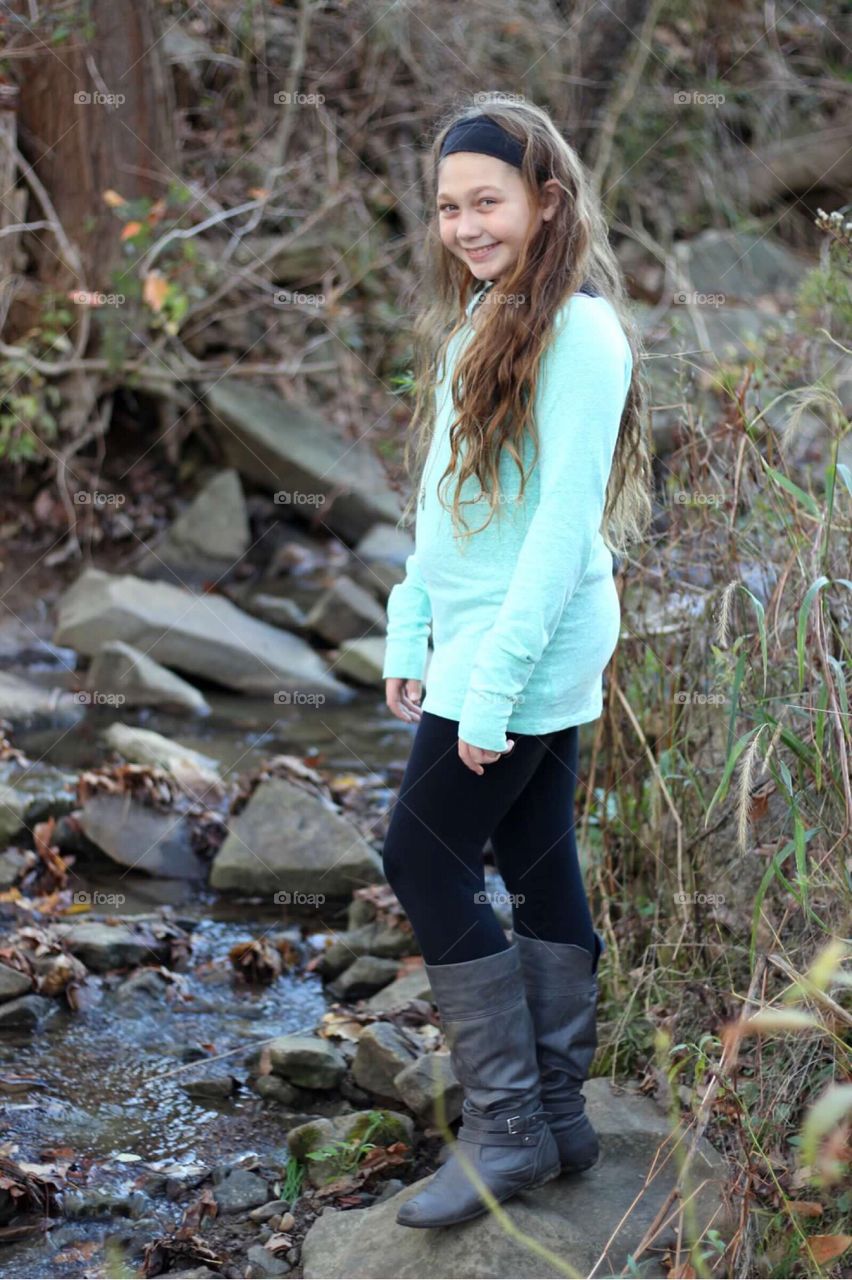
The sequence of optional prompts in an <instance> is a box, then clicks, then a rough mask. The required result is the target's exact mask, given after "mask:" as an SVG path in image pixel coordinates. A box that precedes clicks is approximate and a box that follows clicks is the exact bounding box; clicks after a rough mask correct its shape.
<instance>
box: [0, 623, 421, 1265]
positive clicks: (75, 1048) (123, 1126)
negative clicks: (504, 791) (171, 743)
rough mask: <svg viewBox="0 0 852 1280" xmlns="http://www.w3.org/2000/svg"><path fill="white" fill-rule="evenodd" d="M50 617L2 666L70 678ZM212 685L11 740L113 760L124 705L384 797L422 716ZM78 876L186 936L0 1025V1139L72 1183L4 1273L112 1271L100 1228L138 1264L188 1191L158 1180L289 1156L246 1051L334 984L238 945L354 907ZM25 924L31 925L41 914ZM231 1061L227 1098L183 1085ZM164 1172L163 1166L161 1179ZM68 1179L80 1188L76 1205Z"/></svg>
mask: <svg viewBox="0 0 852 1280" xmlns="http://www.w3.org/2000/svg"><path fill="white" fill-rule="evenodd" d="M49 631H50V626H49V623H48V620H47V618H45V619H44V622H43V624H39V625H37V626H33V628H32V631H31V632H30V642H29V643H28V644H27V647H26V649H25V650H23V651H21V652H19V653H18V654H17V655H16V656H15V659H14V660H10V659H11V655H10V653H9V651H8V648H7V650H6V652H5V653H0V658H2V660H3V661H2V665H3V667H4V668H5V669H6V670H8V671H10V672H12V673H14V674H17V675H21V676H25V677H26V678H27V679H28V680H29V681H31V682H38V683H40V684H44V685H45V686H46V687H55V686H57V685H58V686H61V687H63V688H67V689H73V688H74V687H75V685H76V677H75V666H76V655H75V654H74V653H73V652H71V651H69V650H67V649H58V648H56V647H55V646H53V645H52V643H51V642H50V640H49V638H48V637H49ZM38 633H40V634H38ZM7 640H8V635H7ZM204 692H205V695H206V696H207V698H208V700H209V702H210V705H211V715H209V716H207V717H204V718H195V719H193V718H189V717H187V716H185V715H172V714H168V713H166V712H162V711H159V710H157V711H154V710H149V709H142V710H137V709H135V708H134V709H130V708H119V709H116V708H114V707H112V708H110V707H95V706H88V707H86V708H84V714H83V716H82V718H81V719H80V720H79V721H77V722H76V723H73V722H72V723H69V722H68V720H67V718H62V717H59V718H58V719H57V722H56V723H45V722H44V721H42V722H41V723H39V724H37V725H36V726H34V727H33V728H31V729H28V730H20V731H16V732H15V734H14V737H13V742H14V745H15V746H16V747H17V748H19V749H21V750H22V751H24V752H25V753H26V755H27V756H28V757H29V759H30V760H31V761H32V762H33V763H34V764H35V762H38V764H39V768H41V767H43V766H54V767H55V768H58V769H61V770H65V771H69V772H74V773H77V772H80V771H81V770H84V769H87V768H91V767H97V766H101V765H102V764H104V763H105V759H106V754H107V753H106V752H105V749H104V747H103V744H102V743H101V742H100V739H99V733H100V731H102V730H103V729H105V728H106V727H108V725H109V724H110V723H112V722H114V721H116V720H121V721H123V722H126V723H129V724H135V725H140V726H143V727H145V728H147V729H153V730H156V731H157V732H159V733H161V734H163V735H165V736H166V737H168V738H171V739H174V740H177V741H179V742H180V743H181V744H182V745H185V746H188V747H191V748H193V749H194V750H198V751H201V752H203V753H204V754H205V755H208V756H211V757H213V759H215V760H216V761H217V762H218V764H219V767H220V771H221V773H222V775H223V776H224V777H225V778H226V779H227V780H228V781H229V782H230V781H233V780H234V779H235V778H236V776H237V775H238V774H242V773H246V772H248V771H250V770H252V769H254V768H256V767H257V766H258V765H259V764H261V762H263V761H264V760H268V759H269V757H271V756H273V755H277V754H292V755H295V756H298V757H299V758H301V759H304V760H305V761H306V763H308V764H310V765H312V766H317V767H319V768H321V769H324V770H325V769H327V770H330V771H334V772H337V771H339V772H346V773H352V774H355V775H357V776H358V778H359V779H360V780H363V782H364V785H365V786H367V787H368V788H369V790H370V805H371V807H372V805H373V804H374V803H375V805H376V812H379V811H381V810H383V809H384V808H385V807H386V806H387V805H389V804H390V802H391V800H392V797H393V794H394V789H395V787H396V786H397V785H398V782H399V776H400V775H399V772H398V771H399V770H401V768H402V767H403V766H404V763H405V760H406V758H407V755H408V751H409V749H410V740H411V737H412V736H413V733H414V727H413V726H404V725H402V724H401V723H400V722H399V721H398V720H396V719H395V718H394V717H392V716H391V714H390V712H389V711H388V710H387V707H386V706H385V704H384V700H383V697H382V695H381V693H380V692H379V691H375V690H373V691H368V692H366V693H362V692H358V693H356V694H355V696H354V697H353V699H352V700H351V701H349V702H347V703H345V704H344V705H330V704H329V705H325V706H323V707H320V708H310V707H308V708H306V709H304V710H300V709H298V708H295V707H286V708H281V707H275V706H272V705H271V701H270V699H268V698H251V697H246V696H242V695H233V694H229V693H228V692H227V691H224V690H216V689H210V688H205V690H204ZM394 771H397V772H396V773H395V774H394ZM391 775H394V776H391ZM72 880H73V885H74V888H75V889H85V890H88V891H89V892H91V893H92V894H99V893H100V894H106V895H110V894H120V895H122V896H123V898H124V901H123V902H121V904H120V906H119V907H117V908H111V907H109V906H107V907H98V906H97V905H96V906H95V908H94V914H95V915H97V914H98V913H102V914H105V915H108V914H109V913H110V911H112V910H114V911H115V914H116V915H118V916H120V917H132V916H134V915H144V914H150V913H153V912H157V911H159V910H162V909H165V911H166V912H167V913H168V915H169V917H170V918H171V919H172V920H173V921H174V922H175V923H176V924H178V925H180V926H181V927H183V928H184V929H186V930H187V931H188V932H189V933H190V935H191V937H192V950H191V954H190V956H189V958H188V959H187V961H186V962H185V964H184V965H183V966H181V967H179V968H178V970H177V973H178V978H177V981H176V982H174V983H172V984H167V983H165V982H162V981H161V980H160V979H156V980H154V979H152V981H151V984H150V985H152V986H153V987H154V988H155V989H154V990H148V989H147V988H148V985H149V984H148V983H142V984H137V985H134V984H131V985H130V987H129V988H125V989H122V985H123V983H125V981H126V978H127V975H126V974H118V975H108V976H106V977H103V978H97V977H95V978H94V979H93V986H94V988H95V993H94V999H92V1000H91V1001H89V1000H86V1001H85V1002H84V1004H83V1006H82V1007H81V1008H80V1009H79V1010H78V1011H76V1012H71V1011H70V1010H69V1009H68V1008H67V1005H66V1003H65V1001H64V999H61V998H58V999H55V1000H54V1004H55V1011H54V1012H53V1013H52V1014H51V1015H50V1017H49V1018H48V1019H47V1021H46V1022H45V1024H44V1025H43V1026H42V1027H41V1028H40V1029H38V1030H37V1031H34V1032H30V1031H10V1030H7V1031H5V1032H4V1033H3V1034H2V1035H0V1112H1V1113H2V1131H1V1132H0V1151H2V1152H3V1153H4V1154H7V1155H9V1156H10V1157H11V1158H12V1159H14V1160H15V1161H16V1162H17V1163H19V1164H23V1165H24V1166H27V1165H30V1166H32V1167H33V1169H34V1170H36V1171H39V1172H44V1173H47V1172H49V1170H50V1169H51V1168H52V1167H55V1168H57V1169H59V1170H60V1171H63V1172H64V1173H65V1177H66V1186H67V1187H70V1186H74V1185H75V1184H76V1187H77V1188H78V1190H77V1191H72V1192H71V1198H70V1200H67V1197H66V1201H67V1202H66V1216H65V1218H64V1219H63V1220H60V1221H57V1222H56V1224H55V1226H54V1227H53V1229H52V1230H51V1231H49V1232H48V1233H39V1234H37V1235H35V1236H33V1237H31V1238H28V1239H24V1240H21V1241H17V1242H14V1243H9V1244H4V1245H3V1246H0V1250H2V1251H0V1275H3V1276H9V1277H25V1276H37V1275H51V1276H57V1277H61V1276H82V1275H89V1274H105V1273H104V1272H103V1271H102V1270H100V1267H101V1261H100V1260H101V1256H102V1255H101V1254H100V1252H99V1249H100V1247H101V1245H102V1244H103V1242H104V1240H105V1238H107V1237H110V1238H111V1239H112V1240H113V1241H114V1242H115V1245H116V1247H117V1248H119V1249H120V1254H121V1256H122V1258H123V1259H124V1262H125V1264H126V1265H127V1266H128V1267H131V1268H134V1269H135V1268H138V1266H139V1264H140V1262H141V1256H142V1249H143V1248H144V1245H145V1244H146V1243H148V1242H149V1241H150V1240H152V1239H155V1238H157V1237H158V1236H160V1235H162V1234H164V1233H166V1232H167V1231H170V1230H173V1229H174V1228H175V1227H176V1226H177V1225H178V1224H179V1223H180V1221H181V1216H182V1214H183V1212H184V1210H185V1208H186V1204H187V1199H186V1197H183V1198H182V1199H181V1200H178V1201H175V1200H172V1199H170V1198H169V1196H168V1194H166V1192H167V1187H166V1177H167V1176H168V1177H171V1178H172V1179H177V1182H178V1183H181V1182H184V1183H185V1184H186V1185H189V1186H191V1185H193V1183H192V1177H193V1173H194V1171H195V1170H196V1169H199V1168H200V1167H203V1168H205V1169H208V1170H209V1169H210V1168H213V1167H215V1166H217V1165H229V1164H233V1163H234V1162H236V1161H239V1160H241V1159H243V1158H244V1157H247V1156H250V1155H258V1156H261V1157H262V1156H265V1155H270V1156H275V1157H276V1158H277V1159H278V1160H281V1159H284V1158H286V1149H285V1141H286V1133H285V1130H284V1129H283V1128H279V1127H278V1126H277V1125H276V1122H275V1116H276V1112H277V1108H276V1107H275V1106H270V1105H269V1104H268V1103H266V1102H265V1101H264V1100H263V1099H261V1098H260V1097H259V1096H258V1095H257V1094H255V1093H254V1092H253V1091H251V1090H250V1089H248V1088H247V1087H243V1086H242V1082H243V1081H244V1080H245V1078H246V1076H247V1074H248V1072H247V1070H246V1067H245V1057H246V1053H245V1051H246V1050H251V1048H252V1047H253V1046H254V1045H256V1044H257V1042H260V1041H265V1040H268V1039H270V1038H272V1037H274V1036H279V1035H284V1034H287V1033H288V1032H295V1031H310V1030H312V1029H313V1028H314V1027H315V1025H316V1023H317V1022H318V1020H319V1019H320V1017H321V1016H322V1014H323V1013H324V1012H325V1010H326V1008H327V1007H328V1003H329V1000H328V998H327V997H326V995H325V994H324V992H323V987H322V982H321V979H320V978H319V976H318V975H315V974H312V973H306V972H304V971H303V968H302V966H301V965H300V966H298V967H295V968H292V969H290V970H289V971H288V970H287V969H286V967H285V971H284V972H283V973H282V974H281V976H280V977H278V978H277V979H275V980H274V981H273V982H271V983H269V984H266V985H263V986H250V985H248V984H247V983H246V982H244V981H243V979H242V978H241V977H239V976H238V975H237V974H236V973H235V971H234V969H233V967H232V965H231V962H230V960H229V955H228V953H229V950H230V948H231V947H233V946H234V945H235V944H236V943H239V942H245V941H246V940H247V939H248V938H259V937H261V936H265V935H269V934H270V933H274V934H276V935H281V934H282V933H283V934H285V935H287V936H288V937H289V938H292V940H293V942H294V945H295V946H296V947H297V948H298V949H300V950H301V951H302V952H303V958H305V959H306V958H308V957H309V955H310V954H313V953H314V949H315V950H316V951H319V950H320V949H322V947H323V945H324V942H325V940H326V938H327V937H328V935H329V934H330V933H333V931H334V930H335V929H337V928H341V927H343V928H345V917H341V916H340V915H338V916H333V915H332V913H331V912H330V911H329V910H327V909H323V910H322V911H321V912H320V913H319V915H317V916H314V917H299V918H298V919H297V918H288V917H287V916H285V915H284V913H283V909H282V908H281V907H274V906H272V905H270V904H269V903H268V901H266V900H265V901H264V902H260V901H246V902H242V903H236V902H232V901H230V900H228V899H227V898H226V897H224V896H220V895H217V894H216V893H214V892H212V891H211V890H209V889H208V888H207V887H206V885H204V884H199V883H198V882H192V881H185V880H176V879H163V878H154V877H151V876H148V875H145V874H143V873H135V872H132V871H127V870H125V869H124V868H122V867H120V866H117V865H113V864H110V863H109V862H108V860H106V859H104V861H103V863H102V864H101V863H98V864H91V865H90V864H89V862H88V861H87V860H86V861H83V862H80V861H78V862H77V863H76V864H75V865H74V866H73V868H72ZM101 901H111V899H109V898H107V899H102V900H101ZM81 918H84V917H80V916H78V917H77V919H81ZM28 922H29V921H28V920H27V918H26V913H25V912H24V911H23V910H21V909H19V910H17V911H15V909H14V908H12V907H9V905H8V904H6V907H5V911H4V920H3V927H2V930H0V936H3V937H5V936H8V934H9V933H10V932H11V931H12V930H13V929H14V928H16V927H19V926H21V925H24V924H27V923H28ZM32 923H33V924H34V925H38V923H39V917H38V916H34V917H33V919H32ZM305 944H308V945H307V946H306V945H305ZM158 983H159V986H160V987H162V988H163V990H162V991H159V990H157V989H156V986H157V984H158ZM87 985H88V984H87ZM233 1050H236V1051H237V1052H234V1053H231V1051H233ZM228 1054H230V1055H231V1056H229V1057H225V1058H220V1059H219V1060H218V1061H211V1060H212V1059H214V1058H216V1057H217V1055H228ZM199 1067H200V1068H201V1071H200V1072H199ZM229 1073H230V1074H232V1075H234V1076H235V1077H236V1078H237V1080H238V1081H239V1082H240V1087H238V1088H237V1091H236V1092H235V1093H234V1094H233V1095H232V1096H230V1097H222V1098H208V1097H197V1096H189V1095H188V1094H187V1092H186V1091H185V1089H184V1087H183V1086H184V1085H185V1084H186V1083H187V1082H188V1081H191V1080H192V1079H193V1078H194V1077H197V1076H198V1075H199V1074H202V1075H203V1076H204V1077H205V1079H209V1078H210V1077H211V1075H212V1076H219V1075H221V1076H222V1077H225V1076H227V1075H228V1074H229ZM17 1077H26V1078H27V1079H28V1080H29V1081H30V1083H29V1085H28V1086H27V1085H25V1084H23V1083H22V1082H21V1081H19V1080H18V1079H17ZM158 1171H159V1172H163V1173H164V1176H163V1177H162V1178H161V1179H160V1181H159V1183H158V1182H157V1180H156V1178H154V1181H153V1182H152V1177H154V1175H155V1173H156V1172H158ZM140 1173H142V1174H143V1175H144V1177H142V1178H140ZM187 1179H188V1180H189V1181H188V1182H187ZM140 1183H144V1184H145V1187H146V1189H145V1190H144V1191H142V1190H140V1189H139V1187H140ZM160 1184H161V1185H160ZM151 1187H156V1189H157V1193H156V1194H154V1193H152V1192H151V1190H150V1188H151ZM93 1195H95V1196H96V1198H97V1197H100V1200H101V1202H102V1207H103V1213H94V1214H93V1211H92V1204H93V1199H92V1197H93ZM75 1196H77V1197H82V1198H84V1199H85V1201H86V1204H85V1209H84V1207H83V1205H82V1203H81V1204H80V1206H79V1209H78V1212H79V1217H77V1216H76V1215H75V1212H74V1204H75ZM69 1205H70V1206H71V1211H70V1212H69V1210H68V1206H69ZM93 1254H94V1256H92V1255H93ZM90 1257H91V1258H92V1261H91V1262H89V1261H88V1259H89V1258H90ZM92 1267H96V1268H98V1269H96V1270H94V1271H93V1270H92V1269H91V1268H92ZM131 1273H132V1272H128V1274H131Z"/></svg>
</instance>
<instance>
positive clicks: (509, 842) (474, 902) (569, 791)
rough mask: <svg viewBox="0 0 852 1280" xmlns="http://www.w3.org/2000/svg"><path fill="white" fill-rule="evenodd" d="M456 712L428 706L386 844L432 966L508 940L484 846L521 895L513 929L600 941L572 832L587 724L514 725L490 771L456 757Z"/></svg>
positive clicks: (389, 866)
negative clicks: (520, 728)
mask: <svg viewBox="0 0 852 1280" xmlns="http://www.w3.org/2000/svg"><path fill="white" fill-rule="evenodd" d="M458 728H459V726H458V721H457V720H449V719H447V718H446V717H444V716H436V715H432V714H431V713H430V712H428V711H424V712H422V713H421V718H420V721H419V723H418V725H417V733H416V734H415V738H414V743H413V746H412V749H411V755H410V757H409V760H408V764H407V766H406V769H405V774H404V776H403V779H402V784H401V786H400V789H399V794H398V797H397V800H396V803H395V805H394V809H393V813H392V814H391V820H390V825H389V827H388V832H387V836H386V837H385V842H384V848H383V852H382V857H383V862H384V870H385V875H386V876H387V878H388V883H389V884H390V886H391V888H392V889H393V891H394V893H395V894H396V896H397V898H398V899H399V901H400V903H401V904H402V906H403V907H404V909H405V911H406V913H407V914H408V918H409V920H410V921H411V925H412V928H413V929H414V932H415V934H416V936H417V941H418V943H419V944H420V949H421V951H422V952H423V958H424V960H425V961H426V963H427V964H452V963H455V962H457V961H460V960H477V959H479V957H480V956H486V955H493V954H494V953H495V952H497V951H502V950H504V949H505V948H506V947H508V946H509V943H508V941H507V939H506V935H505V933H504V931H503V928H502V926H501V925H500V922H499V920H498V919H497V917H496V915H495V914H494V910H493V908H492V906H491V905H490V903H489V902H488V901H487V899H486V896H485V875H484V867H483V860H482V853H483V847H484V845H485V842H486V840H487V839H488V837H489V836H490V838H491V844H492V847H493V849H494V857H495V860H496V862H497V867H498V869H499V871H500V875H501V876H502V878H503V881H504V883H505V885H506V889H507V890H508V893H509V895H510V899H509V900H510V902H511V903H512V918H513V925H514V928H515V930H516V931H517V932H518V933H522V934H525V935H526V936H527V937H531V938H541V939H542V940H544V941H546V942H570V943H574V944H575V945H576V946H581V947H586V948H587V949H588V950H589V951H590V952H593V950H594V939H593V925H592V918H591V913H590V911H589V904H588V900H587V898H586V891H585V887H584V885H583V876H582V872H581V870H580V863H579V858H578V856H577V842H576V837H575V833H574V791H575V787H576V781H577V758H578V729H577V726H576V725H573V726H572V727H570V728H567V729H559V730H556V731H555V732H553V733H546V734H543V735H537V734H524V733H514V732H510V733H509V735H508V736H509V738H510V739H514V742H515V745H514V747H513V749H512V750H511V751H510V752H509V754H508V755H503V756H501V757H500V759H499V760H495V761H494V763H493V764H486V765H484V766H483V767H484V770H485V772H484V773H483V774H482V775H481V776H480V775H479V774H476V773H474V772H473V770H472V769H468V767H467V765H465V764H464V763H463V762H462V760H461V759H460V758H459V754H458Z"/></svg>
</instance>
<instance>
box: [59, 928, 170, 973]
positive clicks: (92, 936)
mask: <svg viewBox="0 0 852 1280" xmlns="http://www.w3.org/2000/svg"><path fill="white" fill-rule="evenodd" d="M63 942H64V944H65V946H66V947H67V948H68V950H69V951H70V952H71V953H72V955H75V956H77V957H79V959H80V960H82V961H83V964H84V965H86V967H87V968H88V969H92V970H93V971H94V972H95V973H106V972H107V971H108V970H109V969H124V968H129V967H130V966H135V965H137V964H162V963H163V962H164V961H165V960H167V959H168V956H169V945H168V942H166V941H165V940H164V939H161V938H157V937H155V936H154V934H153V933H151V932H150V931H149V930H147V929H146V928H145V927H144V925H136V926H133V925H129V924H102V923H101V922H100V921H97V920H83V921H81V922H80V924H75V925H72V926H71V928H70V929H69V931H68V932H67V933H66V934H65V935H64V938H63Z"/></svg>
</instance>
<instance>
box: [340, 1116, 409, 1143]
mask: <svg viewBox="0 0 852 1280" xmlns="http://www.w3.org/2000/svg"><path fill="white" fill-rule="evenodd" d="M377 1114H378V1115H380V1116H381V1117H382V1119H381V1123H380V1124H378V1125H377V1126H376V1128H375V1129H374V1130H373V1131H372V1133H371V1134H370V1136H369V1138H368V1139H367V1140H368V1141H369V1142H372V1143H373V1145H374V1146H376V1147H389V1146H391V1145H392V1143H394V1142H404V1143H405V1144H406V1145H407V1146H408V1147H409V1148H411V1147H412V1145H413V1142H414V1125H413V1124H412V1122H411V1119H410V1117H409V1116H404V1115H400V1113H399V1112H398V1111H385V1110H381V1109H379V1108H377V1109H376V1110H375V1111H372V1112H371V1111H357V1112H356V1113H355V1114H354V1115H351V1116H341V1117H340V1119H339V1120H338V1122H337V1125H336V1129H337V1136H338V1137H340V1138H342V1139H343V1141H344V1142H352V1143H355V1142H363V1141H364V1139H365V1137H366V1136H367V1133H368V1130H369V1128H370V1124H371V1122H372V1119H373V1117H374V1116H375V1115H377Z"/></svg>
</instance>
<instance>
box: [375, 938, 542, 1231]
mask: <svg viewBox="0 0 852 1280" xmlns="http://www.w3.org/2000/svg"><path fill="white" fill-rule="evenodd" d="M425 968H426V973H427V976H428V978H429V981H430V983H431V985H432V993H433V995H434V997H435V1002H436V1004H437V1005H438V1011H439V1013H440V1015H441V1022H442V1024H443V1028H444V1032H445V1034H446V1037H447V1041H448V1043H449V1047H450V1061H451V1062H452V1066H453V1070H454V1071H455V1074H456V1077H457V1079H458V1080H459V1082H460V1084H461V1085H462V1087H463V1089H464V1102H463V1104H462V1125H461V1128H460V1129H459V1131H458V1135H457V1141H458V1144H459V1146H458V1151H459V1152H461V1153H463V1155H464V1156H465V1157H466V1159H467V1160H468V1161H470V1163H471V1165H472V1166H473V1169H474V1170H475V1172H476V1174H477V1175H478V1177H479V1178H480V1179H481V1180H482V1182H483V1184H484V1185H485V1186H486V1187H487V1188H488V1190H489V1191H490V1193H491V1194H492V1195H493V1196H494V1198H495V1199H496V1200H497V1201H502V1200H508V1198H509V1197H510V1196H512V1195H514V1194H515V1193H516V1192H518V1191H524V1190H526V1189H528V1188H531V1187H536V1186H539V1185H540V1184H541V1183H543V1182H547V1181H549V1179H550V1178H555V1177H557V1176H558V1174H559V1152H558V1150H557V1147H556V1142H555V1140H554V1137H553V1134H552V1133H551V1132H550V1129H549V1128H548V1125H547V1121H546V1119H545V1116H544V1112H543V1110H542V1105H541V1092H540V1083H539V1074H538V1062H537V1059H536V1048H535V1034H534V1031H533V1024H532V1019H531V1017H530V1012H529V1009H528V1007H527V1002H526V995H525V992H524V983H523V978H522V975H521V967H520V957H519V954H518V948H517V947H515V946H509V947H507V948H506V949H505V950H504V951H498V952H497V953H496V954H495V955H490V956H483V957H481V958H480V959H478V960H467V961H461V962H459V963H457V964H441V965H429V964H427V965H426V966H425ZM487 1208H488V1206H487V1205H486V1204H485V1202H484V1200H482V1199H481V1198H480V1196H479V1193H478V1191H477V1189H476V1186H475V1185H474V1182H473V1179H472V1178H470V1177H468V1174H467V1172H466V1171H465V1168H464V1166H463V1165H462V1163H461V1161H460V1159H459V1158H458V1155H457V1154H456V1149H455V1148H454V1149H453V1150H452V1151H451V1153H450V1155H449V1156H448V1158H447V1159H446V1161H445V1162H444V1164H442V1165H441V1167H440V1168H439V1169H438V1170H437V1172H436V1173H435V1174H433V1176H432V1178H431V1179H430V1180H429V1182H428V1183H427V1185H426V1186H425V1187H424V1189H423V1190H422V1191H420V1192H418V1194H417V1195H415V1196H411V1197H410V1198H409V1199H408V1200H406V1201H405V1203H404V1204H403V1205H402V1207H401V1208H400V1210H399V1213H398V1214H397V1218H396V1220H397V1222H399V1223H401V1224H402V1225H403V1226H406V1227H442V1226H448V1225H450V1224H451V1223H455V1222H466V1221H467V1220H468V1219H469V1218H477V1217H479V1215H480V1214H483V1213H485V1212H487Z"/></svg>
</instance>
